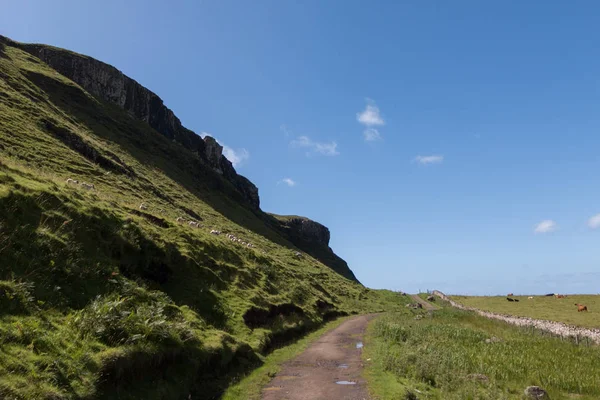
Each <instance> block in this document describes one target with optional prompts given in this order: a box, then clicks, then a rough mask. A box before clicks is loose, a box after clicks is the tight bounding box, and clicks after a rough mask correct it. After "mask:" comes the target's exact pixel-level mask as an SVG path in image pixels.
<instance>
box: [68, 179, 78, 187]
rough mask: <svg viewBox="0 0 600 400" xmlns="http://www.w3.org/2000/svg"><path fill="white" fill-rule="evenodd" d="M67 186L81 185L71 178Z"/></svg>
mask: <svg viewBox="0 0 600 400" xmlns="http://www.w3.org/2000/svg"><path fill="white" fill-rule="evenodd" d="M67 184H73V185H78V184H79V181H78V180H75V179H71V178H69V179H67Z"/></svg>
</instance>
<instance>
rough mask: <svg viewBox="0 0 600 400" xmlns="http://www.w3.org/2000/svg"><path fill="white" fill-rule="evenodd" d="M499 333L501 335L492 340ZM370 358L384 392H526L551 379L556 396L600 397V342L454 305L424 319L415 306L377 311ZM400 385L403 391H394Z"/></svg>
mask: <svg viewBox="0 0 600 400" xmlns="http://www.w3.org/2000/svg"><path fill="white" fill-rule="evenodd" d="M425 315H428V314H425ZM491 337H495V338H498V339H499V340H498V341H497V342H494V343H488V342H486V339H489V338H491ZM365 358H370V359H371V361H369V362H367V365H368V368H367V376H368V377H369V381H370V383H371V388H372V391H373V393H374V395H375V396H376V398H380V399H387V398H410V397H409V395H407V393H413V394H415V395H417V397H418V398H422V397H423V396H421V395H419V394H418V393H419V392H418V391H420V392H421V393H426V396H424V397H426V398H435V399H521V398H522V395H523V390H524V389H525V387H527V386H530V385H537V386H541V387H543V388H544V389H546V390H547V391H548V392H549V394H550V398H552V399H563V398H572V397H571V396H573V395H578V397H577V398H581V399H597V398H599V397H600V363H598V359H600V347H597V346H594V347H589V346H583V345H582V346H578V345H575V344H573V343H571V342H568V341H561V340H559V339H556V338H551V337H547V336H542V335H540V334H539V333H536V332H531V331H527V330H523V329H520V328H517V327H513V326H511V325H508V324H505V323H503V322H499V321H495V320H488V319H486V318H483V317H480V316H477V315H475V314H473V313H469V312H464V311H460V310H454V309H448V308H446V309H442V310H439V311H435V312H434V313H433V314H432V315H429V316H426V317H424V318H423V319H420V320H415V318H414V315H412V314H408V313H404V314H393V315H387V316H383V317H381V318H379V319H377V320H376V321H374V322H373V323H372V324H371V326H370V327H369V334H368V336H367V346H366V353H365ZM475 374H479V375H475ZM481 375H484V376H485V378H484V379H483V380H481V379H477V377H478V376H481ZM394 391H395V392H396V393H397V394H398V396H399V397H388V394H389V393H392V392H394ZM403 396H404V397H403Z"/></svg>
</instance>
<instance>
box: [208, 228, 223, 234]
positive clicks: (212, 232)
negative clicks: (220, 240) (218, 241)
mask: <svg viewBox="0 0 600 400" xmlns="http://www.w3.org/2000/svg"><path fill="white" fill-rule="evenodd" d="M210 233H211V234H213V235H220V234H221V231H217V230H215V229H213V230H211V231H210Z"/></svg>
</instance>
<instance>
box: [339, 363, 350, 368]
mask: <svg viewBox="0 0 600 400" xmlns="http://www.w3.org/2000/svg"><path fill="white" fill-rule="evenodd" d="M338 368H344V369H346V368H348V364H340V365H338Z"/></svg>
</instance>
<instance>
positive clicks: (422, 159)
mask: <svg viewBox="0 0 600 400" xmlns="http://www.w3.org/2000/svg"><path fill="white" fill-rule="evenodd" d="M414 161H415V162H417V163H419V164H422V165H429V164H440V163H442V162H443V161H444V156H441V155H431V156H416V157H415V158H414Z"/></svg>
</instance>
